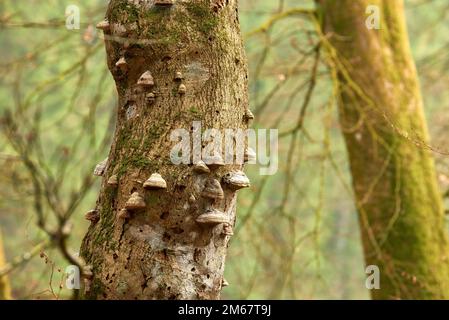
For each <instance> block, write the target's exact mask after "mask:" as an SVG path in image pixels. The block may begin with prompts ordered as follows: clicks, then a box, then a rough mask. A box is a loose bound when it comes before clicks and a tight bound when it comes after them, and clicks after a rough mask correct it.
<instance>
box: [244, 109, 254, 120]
mask: <svg viewBox="0 0 449 320" xmlns="http://www.w3.org/2000/svg"><path fill="white" fill-rule="evenodd" d="M245 119H246V120H253V119H254V114H253V113H252V112H251V110H250V109H246V112H245Z"/></svg>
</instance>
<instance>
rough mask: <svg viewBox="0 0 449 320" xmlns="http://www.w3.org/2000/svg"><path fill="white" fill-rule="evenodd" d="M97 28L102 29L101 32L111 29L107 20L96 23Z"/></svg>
mask: <svg viewBox="0 0 449 320" xmlns="http://www.w3.org/2000/svg"><path fill="white" fill-rule="evenodd" d="M97 29H100V30H103V32H109V31H111V25H110V24H109V21H108V20H103V21H100V22H98V23H97Z"/></svg>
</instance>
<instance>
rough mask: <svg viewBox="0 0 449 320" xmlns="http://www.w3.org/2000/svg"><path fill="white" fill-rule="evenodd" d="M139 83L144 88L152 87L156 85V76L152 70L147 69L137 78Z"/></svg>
mask: <svg viewBox="0 0 449 320" xmlns="http://www.w3.org/2000/svg"><path fill="white" fill-rule="evenodd" d="M137 85H138V86H141V87H144V88H151V87H153V86H154V78H153V75H152V74H151V72H150V71H145V72H144V73H143V74H142V75H141V76H140V78H139V80H137Z"/></svg>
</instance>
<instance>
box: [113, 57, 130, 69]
mask: <svg viewBox="0 0 449 320" xmlns="http://www.w3.org/2000/svg"><path fill="white" fill-rule="evenodd" d="M115 66H116V67H117V68H119V69H120V70H121V71H123V72H126V71H127V70H128V63H127V62H126V59H125V58H124V57H121V58H120V59H119V60H118V61H117V62H116V63H115Z"/></svg>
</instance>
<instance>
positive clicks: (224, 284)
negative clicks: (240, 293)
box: [221, 278, 229, 287]
mask: <svg viewBox="0 0 449 320" xmlns="http://www.w3.org/2000/svg"><path fill="white" fill-rule="evenodd" d="M221 286H222V287H227V286H229V282H227V281H226V279H225V278H223V279H222V280H221Z"/></svg>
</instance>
